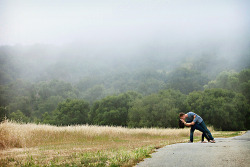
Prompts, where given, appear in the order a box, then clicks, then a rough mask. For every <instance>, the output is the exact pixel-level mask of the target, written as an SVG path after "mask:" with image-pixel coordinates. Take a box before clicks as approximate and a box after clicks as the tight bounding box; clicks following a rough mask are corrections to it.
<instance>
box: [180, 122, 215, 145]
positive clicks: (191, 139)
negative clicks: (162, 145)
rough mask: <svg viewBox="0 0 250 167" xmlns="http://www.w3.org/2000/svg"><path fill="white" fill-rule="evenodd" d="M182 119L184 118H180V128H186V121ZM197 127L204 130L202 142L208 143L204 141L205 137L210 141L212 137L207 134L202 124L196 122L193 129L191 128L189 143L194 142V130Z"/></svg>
mask: <svg viewBox="0 0 250 167" xmlns="http://www.w3.org/2000/svg"><path fill="white" fill-rule="evenodd" d="M182 121H183V120H181V119H180V120H179V128H184V127H185V125H184V123H183V122H182ZM196 129H197V130H199V131H201V132H202V137H201V142H202V143H206V142H205V141H204V137H205V138H206V139H207V141H208V142H210V139H209V137H208V135H207V134H206V132H205V130H204V129H203V128H202V127H201V126H200V124H194V125H193V126H191V129H190V141H189V143H193V136H194V135H193V134H194V131H195V130H196Z"/></svg>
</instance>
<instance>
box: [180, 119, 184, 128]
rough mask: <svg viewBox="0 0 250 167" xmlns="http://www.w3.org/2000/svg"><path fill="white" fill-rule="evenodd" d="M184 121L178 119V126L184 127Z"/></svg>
mask: <svg viewBox="0 0 250 167" xmlns="http://www.w3.org/2000/svg"><path fill="white" fill-rule="evenodd" d="M184 127H185V126H184V123H183V122H182V121H181V120H180V119H179V128H184Z"/></svg>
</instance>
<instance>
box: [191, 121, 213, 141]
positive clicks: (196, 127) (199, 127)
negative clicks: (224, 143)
mask: <svg viewBox="0 0 250 167" xmlns="http://www.w3.org/2000/svg"><path fill="white" fill-rule="evenodd" d="M194 128H195V129H197V130H199V131H201V132H202V139H201V141H204V137H205V138H206V139H207V140H208V141H210V140H211V139H210V138H209V136H208V135H207V133H206V131H205V129H203V128H202V127H201V125H200V124H197V123H196V124H195V125H194Z"/></svg>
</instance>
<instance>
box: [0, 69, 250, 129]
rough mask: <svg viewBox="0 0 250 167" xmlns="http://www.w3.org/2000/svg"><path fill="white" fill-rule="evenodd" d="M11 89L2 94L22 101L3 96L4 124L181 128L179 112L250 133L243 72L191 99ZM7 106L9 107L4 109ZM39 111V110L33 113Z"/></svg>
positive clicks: (163, 93) (46, 86) (66, 88)
mask: <svg viewBox="0 0 250 167" xmlns="http://www.w3.org/2000/svg"><path fill="white" fill-rule="evenodd" d="M9 86H10V88H9V90H7V89H1V93H2V92H3V91H7V92H8V93H7V94H5V95H6V96H11V95H13V96H15V95H18V96H17V97H16V99H14V100H13V101H9V103H8V101H6V99H11V98H6V99H4V96H1V98H3V100H1V107H0V111H1V118H2V119H3V117H4V116H7V117H8V118H9V119H12V120H17V121H23V122H30V121H32V122H37V123H38V122H39V123H46V124H53V125H72V124H95V125H113V126H126V127H165V128H167V127H173V128H176V127H177V126H178V113H179V112H188V111H193V112H195V113H197V114H199V115H201V116H202V117H203V119H204V120H205V121H206V123H207V124H209V125H212V126H214V128H216V129H220V130H245V129H249V128H250V126H249V125H250V124H249V121H250V103H249V101H250V99H249V93H250V92H249V88H250V69H246V70H242V71H241V72H240V73H236V72H222V73H220V74H219V75H218V76H217V77H216V79H215V80H213V81H210V82H208V84H207V85H205V90H198V91H192V92H190V93H189V94H185V93H183V92H181V91H180V90H177V89H173V88H171V89H162V90H160V91H159V92H157V93H152V94H149V95H142V94H140V93H138V92H135V91H128V92H125V93H120V94H117V95H109V96H106V97H104V98H102V99H99V100H96V101H95V102H93V103H90V102H88V101H87V100H84V99H81V98H78V96H79V92H78V91H77V90H76V89H75V88H74V87H73V86H72V85H71V84H65V83H63V82H60V81H53V82H49V83H42V84H41V85H39V89H38V90H39V91H34V90H36V88H35V86H34V85H33V86H32V85H27V84H24V83H23V85H21V84H18V85H15V84H13V85H9ZM25 86H26V87H25ZM26 89H28V90H26ZM24 90H25V91H24ZM41 101H42V102H43V103H41ZM5 104H8V105H7V107H3V106H4V105H5ZM34 109H38V110H37V111H35V112H34V111H33V110H34ZM51 109H53V110H51Z"/></svg>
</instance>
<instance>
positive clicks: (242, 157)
mask: <svg viewBox="0 0 250 167" xmlns="http://www.w3.org/2000/svg"><path fill="white" fill-rule="evenodd" d="M215 140H216V143H179V144H173V145H169V146H166V147H164V148H161V149H159V150H157V152H155V153H153V154H152V158H147V159H145V160H144V161H143V162H140V163H139V164H137V166H138V167H168V166H169V167H173V166H176V167H197V166H201V167H222V166H225V167H250V131H247V133H245V134H244V135H242V136H237V137H232V138H216V139H215Z"/></svg>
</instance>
